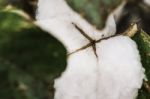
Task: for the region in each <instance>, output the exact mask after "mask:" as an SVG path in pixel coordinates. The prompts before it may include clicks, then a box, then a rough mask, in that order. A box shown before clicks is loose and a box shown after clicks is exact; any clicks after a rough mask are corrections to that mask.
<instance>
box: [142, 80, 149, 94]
mask: <svg viewBox="0 0 150 99" xmlns="http://www.w3.org/2000/svg"><path fill="white" fill-rule="evenodd" d="M143 85H144V87H145V88H146V89H147V91H148V92H149V93H150V85H149V83H148V82H147V81H145V80H144V81H143Z"/></svg>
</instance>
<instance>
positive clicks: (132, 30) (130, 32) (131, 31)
mask: <svg viewBox="0 0 150 99" xmlns="http://www.w3.org/2000/svg"><path fill="white" fill-rule="evenodd" d="M137 31H138V26H137V24H131V26H130V27H129V28H128V29H127V30H126V31H125V32H124V33H123V35H126V36H129V37H133V36H134V35H135V34H136V33H137Z"/></svg>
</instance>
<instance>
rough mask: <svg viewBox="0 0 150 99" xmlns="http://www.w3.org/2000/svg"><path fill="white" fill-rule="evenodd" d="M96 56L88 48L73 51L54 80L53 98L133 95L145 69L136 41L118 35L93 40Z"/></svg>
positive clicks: (105, 98)
mask: <svg viewBox="0 0 150 99" xmlns="http://www.w3.org/2000/svg"><path fill="white" fill-rule="evenodd" d="M96 50H97V51H96V52H97V55H98V58H96V56H95V55H94V52H93V49H92V48H91V47H90V48H87V49H84V50H82V51H79V52H77V53H75V54H72V55H71V56H70V57H69V59H68V68H67V70H66V71H65V72H64V73H63V74H62V76H61V77H60V78H58V79H57V80H56V81H55V89H56V93H55V99H135V98H136V96H137V94H138V89H140V88H141V86H142V81H143V79H144V77H145V76H144V69H143V68H142V65H141V62H140V56H139V52H138V50H137V47H136V44H135V43H134V42H133V41H132V40H131V39H130V38H128V37H126V36H117V37H113V38H110V39H108V40H103V41H102V42H99V43H97V44H96Z"/></svg>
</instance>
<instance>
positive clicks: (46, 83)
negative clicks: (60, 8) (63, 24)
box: [0, 9, 66, 99]
mask: <svg viewBox="0 0 150 99" xmlns="http://www.w3.org/2000/svg"><path fill="white" fill-rule="evenodd" d="M65 67H66V49H65V47H64V46H63V45H62V44H61V43H60V42H59V41H58V40H57V39H55V38H54V37H52V36H51V35H50V34H49V33H47V32H45V31H43V30H42V29H40V28H39V27H38V26H36V25H35V24H34V23H33V21H32V20H31V19H30V18H27V15H26V14H23V12H21V11H19V10H16V9H7V10H6V9H5V10H1V11H0V89H1V90H0V99H44V98H46V97H49V98H50V99H52V96H53V94H52V93H53V85H52V84H53V80H54V79H55V78H56V77H58V76H60V74H61V73H62V72H63V71H64V70H65ZM49 88H50V91H51V92H49Z"/></svg>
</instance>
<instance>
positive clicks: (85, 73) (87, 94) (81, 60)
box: [54, 47, 98, 99]
mask: <svg viewBox="0 0 150 99" xmlns="http://www.w3.org/2000/svg"><path fill="white" fill-rule="evenodd" d="M97 68H98V63H97V59H96V57H95V55H94V53H93V49H92V48H91V47H90V48H87V49H84V50H82V51H79V52H77V53H74V54H72V55H71V56H69V58H68V66H67V70H66V71H65V72H64V73H63V74H62V76H61V77H60V78H58V79H57V80H55V86H54V87H55V90H56V92H55V98H54V99H97V82H98V77H97V76H98V75H97V73H98V69H97Z"/></svg>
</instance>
